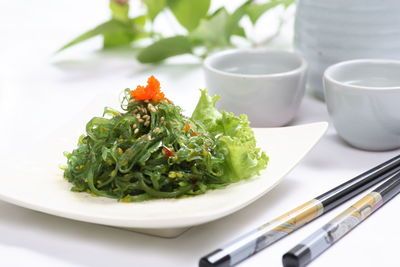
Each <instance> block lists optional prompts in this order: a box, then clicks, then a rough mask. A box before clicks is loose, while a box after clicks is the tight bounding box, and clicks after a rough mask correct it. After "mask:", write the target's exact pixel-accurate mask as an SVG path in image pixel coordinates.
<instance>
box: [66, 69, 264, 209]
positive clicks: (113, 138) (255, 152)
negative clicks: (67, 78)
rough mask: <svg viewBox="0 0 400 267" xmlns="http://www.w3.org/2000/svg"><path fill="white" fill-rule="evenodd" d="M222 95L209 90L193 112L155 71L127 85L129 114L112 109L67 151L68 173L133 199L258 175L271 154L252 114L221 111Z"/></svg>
mask: <svg viewBox="0 0 400 267" xmlns="http://www.w3.org/2000/svg"><path fill="white" fill-rule="evenodd" d="M218 99H219V96H213V97H210V96H209V95H208V94H207V91H206V90H201V96H200V99H199V102H198V104H197V106H196V108H195V110H194V112H193V114H192V116H191V117H190V118H189V117H186V116H184V115H183V114H182V110H181V108H180V107H178V106H176V105H174V104H173V103H172V101H170V100H169V99H168V98H166V97H165V95H164V93H163V92H161V91H160V83H159V81H158V80H157V79H156V78H154V77H153V76H151V77H150V78H149V79H148V81H147V86H138V87H137V88H136V89H135V90H130V89H125V91H124V96H123V100H122V104H121V108H122V112H119V111H117V110H114V109H111V108H105V109H104V114H103V116H102V117H94V118H92V119H91V120H90V121H89V122H88V123H87V125H86V134H84V135H82V136H81V137H80V138H79V140H78V146H77V148H76V149H74V150H73V151H72V152H71V153H67V152H66V153H65V156H66V158H67V165H66V166H65V167H63V169H64V178H65V179H67V180H68V181H69V182H70V183H72V185H73V187H72V189H71V190H72V191H74V192H88V193H90V194H92V195H95V196H103V197H109V198H114V199H117V200H121V201H125V202H133V201H143V200H148V199H155V198H176V197H182V196H189V195H198V194H202V193H204V192H206V191H207V190H208V189H216V188H222V187H225V186H226V185H228V184H231V183H234V182H237V181H239V180H242V179H246V178H249V177H251V176H254V175H256V174H258V173H259V171H260V170H262V169H264V168H266V166H267V163H268V157H267V156H266V154H265V152H263V151H261V150H260V149H259V148H257V147H256V140H255V138H254V133H253V131H252V129H251V128H250V123H249V121H248V119H247V117H246V115H240V116H235V115H234V114H233V113H230V112H225V111H218V110H217V109H216V107H215V103H216V101H217V100H218Z"/></svg>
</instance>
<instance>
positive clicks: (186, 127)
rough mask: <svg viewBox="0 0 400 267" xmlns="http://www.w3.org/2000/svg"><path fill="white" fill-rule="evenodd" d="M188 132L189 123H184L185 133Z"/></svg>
mask: <svg viewBox="0 0 400 267" xmlns="http://www.w3.org/2000/svg"><path fill="white" fill-rule="evenodd" d="M189 130H190V125H189V123H186V124H185V132H189Z"/></svg>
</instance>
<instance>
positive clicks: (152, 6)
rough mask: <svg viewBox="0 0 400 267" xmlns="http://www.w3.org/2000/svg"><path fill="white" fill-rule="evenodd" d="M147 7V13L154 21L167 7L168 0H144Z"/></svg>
mask: <svg viewBox="0 0 400 267" xmlns="http://www.w3.org/2000/svg"><path fill="white" fill-rule="evenodd" d="M143 2H144V3H145V5H146V7H147V15H148V16H149V18H150V20H151V21H153V20H154V19H155V18H156V17H157V15H158V14H159V13H160V12H161V11H162V10H163V9H164V8H165V7H166V5H167V1H166V0H143Z"/></svg>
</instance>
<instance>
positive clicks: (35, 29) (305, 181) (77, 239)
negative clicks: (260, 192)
mask: <svg viewBox="0 0 400 267" xmlns="http://www.w3.org/2000/svg"><path fill="white" fill-rule="evenodd" d="M106 6H107V2H106V1H95V0H91V1H78V0H74V1H45V0H40V1H27V0H26V1H23V0H20V1H1V2H0V123H1V124H0V125H1V126H0V127H1V128H0V129H1V131H0V137H1V138H0V162H1V159H2V158H4V157H7V155H9V154H10V153H21V157H23V150H24V148H25V147H26V146H27V144H29V143H32V142H35V141H36V140H39V139H40V138H42V137H43V136H45V134H46V132H48V131H49V130H51V129H55V128H57V127H60V126H62V124H63V122H64V121H65V120H68V119H69V118H70V117H71V114H76V112H78V111H79V110H81V109H83V108H85V107H87V105H88V104H89V103H91V102H92V101H93V99H94V98H96V97H97V95H102V96H105V97H103V98H102V99H103V101H97V102H96V105H98V108H97V107H96V109H94V110H96V111H97V113H100V112H101V110H102V108H103V106H105V105H114V106H115V105H116V104H117V100H118V94H119V92H120V91H121V90H122V89H124V88H126V87H131V88H132V87H135V86H136V85H137V84H143V83H145V80H146V77H148V76H149V75H151V74H154V75H156V76H157V77H158V78H159V79H160V81H161V82H162V85H163V88H164V91H165V93H166V94H167V96H168V97H169V98H171V99H174V100H175V103H176V104H178V105H181V106H182V107H183V108H184V109H185V110H186V111H187V112H188V113H189V112H190V111H191V110H192V109H193V107H194V105H195V103H196V101H197V97H198V95H199V94H198V91H197V88H199V87H204V80H203V76H202V71H201V67H200V64H199V63H196V62H195V61H193V60H190V59H189V60H186V59H184V60H183V61H179V62H176V61H175V62H172V63H168V64H164V65H159V66H148V65H140V64H139V63H137V62H136V61H135V60H134V56H133V55H132V54H130V53H128V52H118V53H115V52H93V51H95V49H96V48H98V47H99V46H100V42H99V40H93V41H89V42H87V43H85V44H82V46H80V47H76V48H74V49H71V50H70V51H66V52H65V53H64V54H62V55H59V56H56V57H53V56H52V55H51V53H52V52H53V51H55V50H56V49H57V48H59V47H60V46H61V45H62V44H64V43H65V42H66V41H69V40H70V39H71V38H72V37H74V36H76V35H77V34H79V33H81V32H82V31H83V30H85V29H89V28H90V27H92V26H94V25H96V24H97V23H99V22H101V21H103V20H105V19H106V18H107V17H108V10H107V8H106ZM93 115H94V114H93ZM83 119H84V120H86V119H87V118H83ZM324 120H326V121H329V117H328V114H327V111H326V108H325V105H324V104H323V103H322V102H320V101H318V100H316V99H314V98H313V97H311V96H309V95H307V96H306V97H305V99H304V101H303V103H302V106H301V108H300V111H299V113H298V116H297V117H296V119H295V120H294V121H293V122H292V124H293V125H296V124H302V123H308V122H315V121H324ZM288 153H290V151H288ZM398 153H399V151H390V152H367V151H361V150H357V149H354V148H351V147H349V146H348V145H346V144H345V143H344V142H343V141H341V139H339V138H338V136H337V135H336V133H335V130H334V129H333V128H332V127H330V129H329V130H328V132H327V134H326V135H325V136H324V137H323V139H322V140H321V142H320V143H319V144H318V145H317V146H316V147H315V149H314V150H313V151H312V152H311V153H310V154H308V155H307V156H306V158H304V160H303V161H302V162H301V163H300V164H299V165H298V166H297V167H296V168H295V169H294V170H293V171H292V172H291V173H290V174H289V175H288V176H287V177H286V178H285V179H284V180H283V182H282V183H280V184H279V185H278V186H277V187H276V188H274V189H273V190H272V191H270V192H269V193H268V194H267V195H265V196H264V197H262V198H261V199H259V200H257V201H256V202H254V203H253V204H251V205H249V206H248V207H246V208H244V209H242V210H240V211H238V212H236V213H234V214H232V215H230V216H227V217H225V218H222V219H220V220H217V221H215V222H211V223H208V224H205V225H201V226H197V227H194V228H192V229H190V230H189V231H187V232H185V233H184V234H182V235H181V236H179V237H178V238H175V239H163V238H158V237H152V236H147V235H143V234H138V233H134V232H129V231H125V230H120V229H114V228H110V227H105V226H101V225H93V224H89V223H83V222H78V221H72V220H68V219H64V218H59V217H54V216H50V215H46V214H42V213H39V212H35V211H31V210H28V209H24V208H20V207H18V206H14V205H11V204H8V203H5V202H1V201H0V259H1V260H0V261H1V263H0V265H1V266H96V267H100V266H171V267H177V266H196V265H197V263H198V259H199V258H200V257H201V256H203V255H204V254H206V253H208V252H210V251H212V250H214V249H216V248H218V246H220V245H222V244H224V243H226V242H227V241H229V240H231V239H232V238H234V237H237V236H238V235H240V234H242V233H245V232H247V231H249V230H251V229H253V228H255V227H257V226H259V225H260V224H262V223H264V222H266V221H268V220H271V219H273V218H274V217H276V216H278V215H280V214H281V213H283V212H285V211H288V210H290V209H291V208H293V207H295V206H297V205H298V204H300V203H303V202H305V201H307V200H309V199H311V198H313V197H315V196H317V195H319V194H321V193H322V192H325V191H326V190H328V189H330V188H332V187H334V186H336V185H338V184H340V183H342V182H344V181H345V180H347V179H350V178H352V177H354V176H356V175H358V174H360V173H361V172H363V171H365V170H367V169H369V168H371V167H373V166H375V165H377V164H379V163H381V162H383V161H385V160H387V159H389V158H391V157H393V156H395V155H396V154H398ZM0 164H1V163H0ZM15 167H16V168H18V165H17V164H16V166H15ZM10 179H12V177H10ZM38 186H40V185H38ZM33 190H34V189H33ZM357 198H359V197H357ZM352 201H354V200H352ZM399 205H400V197H398V198H396V199H393V200H392V201H391V202H390V203H388V204H387V205H386V206H385V207H384V208H382V209H381V210H379V211H377V213H376V214H374V215H373V216H372V217H370V218H368V219H367V220H366V221H365V222H364V223H362V224H361V225H360V226H359V227H357V229H355V230H354V231H353V232H351V233H350V234H349V235H347V236H346V237H345V238H343V239H342V240H341V241H339V243H338V244H336V245H335V246H333V247H332V248H331V249H329V250H328V251H327V252H326V253H324V254H323V255H322V256H320V257H319V258H318V259H317V260H316V261H315V262H313V263H312V264H311V265H310V266H324V267H329V266H389V267H391V266H393V267H394V266H399V263H398V255H397V254H396V253H398V248H399V241H400V230H399V229H400V227H399V225H398V224H399V221H400V215H399V211H400V209H399ZM345 206H348V204H345V205H344V206H342V207H340V208H339V209H336V210H334V211H332V212H330V213H329V214H327V215H326V216H323V217H322V218H320V219H319V220H317V221H314V222H312V223H310V224H309V225H307V226H306V227H304V228H303V229H301V230H299V231H297V232H295V233H293V234H292V235H290V236H288V237H287V238H285V239H283V240H281V241H280V242H278V243H277V244H275V245H273V246H271V247H270V248H268V249H265V250H263V251H262V252H260V253H258V254H257V255H255V256H253V257H251V258H250V259H248V260H246V261H244V262H243V263H242V264H240V266H243V267H249V266H281V256H282V254H283V253H284V252H286V251H287V250H289V249H290V248H292V247H293V246H294V245H295V244H297V243H298V242H299V241H301V240H302V239H304V238H305V237H306V236H307V235H309V234H310V233H311V232H313V231H314V230H316V229H317V228H318V227H320V226H322V225H323V224H324V223H325V222H327V221H328V220H330V219H331V218H332V216H334V215H336V214H338V213H339V212H340V210H343V208H344V207H345Z"/></svg>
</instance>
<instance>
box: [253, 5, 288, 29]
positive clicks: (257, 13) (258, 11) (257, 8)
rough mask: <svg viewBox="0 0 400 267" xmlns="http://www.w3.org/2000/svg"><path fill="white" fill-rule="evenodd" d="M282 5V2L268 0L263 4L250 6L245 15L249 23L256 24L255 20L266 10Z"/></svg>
mask: <svg viewBox="0 0 400 267" xmlns="http://www.w3.org/2000/svg"><path fill="white" fill-rule="evenodd" d="M282 3H283V1H282V0H270V1H269V2H267V3H264V4H251V5H249V6H248V7H247V15H248V16H249V18H250V20H251V22H252V23H253V24H256V22H257V20H258V19H259V18H260V17H261V16H262V15H263V14H264V13H265V12H267V11H268V10H270V9H272V8H274V7H276V6H279V5H281V4H282Z"/></svg>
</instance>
